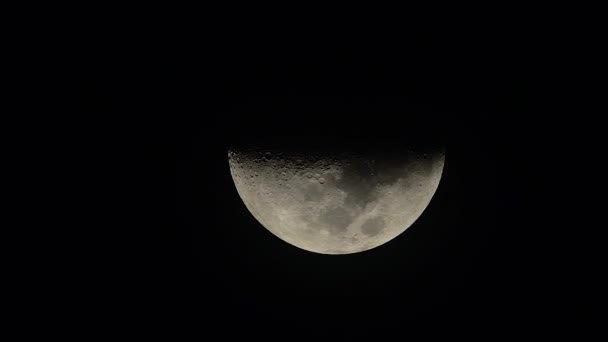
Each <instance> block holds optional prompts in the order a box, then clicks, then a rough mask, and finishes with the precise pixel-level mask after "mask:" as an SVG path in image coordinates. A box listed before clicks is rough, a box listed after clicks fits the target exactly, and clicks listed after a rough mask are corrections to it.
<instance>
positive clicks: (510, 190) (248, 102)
mask: <svg viewBox="0 0 608 342" xmlns="http://www.w3.org/2000/svg"><path fill="white" fill-rule="evenodd" d="M171 23H172V24H174V25H165V26H163V25H141V26H137V25H136V26H135V27H131V28H129V29H125V30H120V31H119V32H118V33H116V32H112V34H109V33H108V31H107V30H105V29H104V28H103V27H100V28H98V29H97V30H94V31H92V32H91V33H87V34H86V35H84V38H83V46H84V48H83V49H82V55H83V58H82V61H83V64H82V68H81V83H80V95H79V97H80V105H81V112H82V122H81V124H80V133H82V135H83V136H84V137H86V138H91V137H95V138H93V139H92V140H94V142H95V144H94V146H95V147H94V151H96V153H97V154H96V155H99V156H101V157H103V158H99V160H97V161H94V162H92V163H93V164H92V169H93V170H95V172H97V173H98V174H99V176H97V177H95V178H94V179H95V180H96V183H97V185H98V186H99V187H100V188H101V189H100V192H99V196H97V200H99V202H100V207H102V208H108V209H104V210H105V211H112V212H117V213H118V215H116V217H114V215H112V216H111V217H112V218H111V219H110V218H109V219H108V222H105V221H104V218H100V219H99V220H98V221H99V222H100V223H101V224H100V225H99V228H95V229H93V231H94V232H95V234H93V235H94V237H91V238H89V240H87V241H88V243H89V244H90V246H84V247H85V249H87V248H89V247H91V248H92V247H93V246H94V247H98V245H101V246H100V248H98V249H97V248H93V250H94V251H95V253H94V254H95V255H94V258H93V260H94V263H93V264H92V265H94V266H90V267H89V268H91V267H92V268H93V269H94V271H95V270H101V271H102V272H100V274H103V275H104V276H97V277H95V276H94V277H93V278H92V280H91V284H93V285H94V286H99V288H100V289H102V290H101V291H99V292H96V293H97V294H96V298H97V299H98V300H99V303H98V305H100V312H102V311H106V310H107V311H108V312H107V315H102V316H104V317H106V318H105V319H107V323H106V324H107V326H114V325H118V326H125V327H130V326H138V327H139V326H141V327H142V328H141V329H143V330H146V329H152V330H155V329H161V328H167V329H168V330H171V329H173V327H176V326H177V327H179V328H178V329H177V330H179V331H184V330H186V329H184V328H192V327H193V328H194V329H195V330H198V331H205V332H208V331H214V332H216V331H217V332H222V333H228V334H241V333H249V332H261V333H269V332H270V331H283V329H294V331H298V332H299V333H298V334H305V335H306V336H313V337H315V336H316V337H322V336H325V335H324V334H325V333H326V332H330V331H332V332H334V331H337V332H338V333H339V334H344V335H345V336H351V335H353V336H358V335H359V334H362V335H366V336H367V335H369V336H375V335H376V334H377V333H378V331H386V330H396V331H402V332H405V331H408V330H409V329H410V328H412V329H414V328H416V329H418V328H420V327H426V326H427V325H428V327H429V328H428V329H429V330H427V331H429V332H431V331H440V332H446V333H448V334H449V333H450V332H451V331H453V330H451V329H454V328H458V329H465V330H469V329H471V330H475V331H485V330H488V331H492V332H493V333H497V332H499V333H500V334H502V332H504V333H509V332H519V331H528V329H532V330H534V331H537V332H540V333H545V332H547V331H549V332H553V333H555V332H557V331H562V329H571V330H573V331H578V329H580V328H581V327H589V326H591V325H592V324H593V322H594V320H595V317H596V312H597V308H596V307H595V305H596V304H595V300H594V298H593V296H592V295H589V293H590V290H591V289H592V288H593V286H594V285H593V281H592V280H591V279H592V278H593V277H592V276H591V277H590V276H589V274H591V273H594V270H596V266H595V264H594V263H593V262H590V261H589V260H592V259H593V257H592V254H590V253H594V252H593V249H591V250H590V249H589V248H587V247H585V246H584V245H583V243H582V241H583V238H581V237H580V236H581V234H579V233H572V232H573V231H575V232H577V230H576V229H575V228H576V227H578V229H579V230H578V232H582V231H585V228H584V223H583V221H582V219H579V220H578V221H577V222H576V223H575V224H573V223H572V222H571V221H570V219H569V216H568V215H567V213H568V212H571V211H573V210H575V207H576V204H571V202H576V201H572V198H573V197H572V195H570V194H571V193H572V191H571V188H572V187H573V186H576V184H572V183H573V182H574V181H572V180H571V179H568V178H565V177H563V173H562V172H560V170H561V169H562V168H564V167H566V166H567V164H568V163H570V160H571V159H569V158H567V157H566V156H576V155H577V151H576V148H575V147H574V146H573V145H572V144H570V143H568V142H567V141H566V142H563V140H562V138H563V135H564V134H568V133H567V132H570V133H572V130H573V127H572V126H569V125H570V123H571V122H563V121H560V119H558V118H559V117H560V115H562V114H563V112H566V109H565V106H566V105H565V103H564V92H563V91H559V90H560V86H559V85H558V84H559V82H558V81H559V80H563V78H564V77H566V75H565V74H564V73H565V72H566V71H565V69H564V68H563V67H562V68H559V67H558V66H560V65H561V66H563V64H562V63H561V62H562V60H556V59H555V58H554V55H553V51H551V52H549V50H548V49H549V47H548V46H547V45H546V42H547V40H549V39H550V37H548V36H547V35H545V34H544V32H539V31H531V30H523V29H521V30H517V29H514V28H513V27H508V26H506V27H502V28H501V29H493V30H490V29H487V30H485V29H484V30H480V29H478V28H472V29H465V28H461V27H453V26H449V27H447V26H446V27H438V26H437V27H433V28H428V27H423V28H419V29H403V31H394V32H393V33H394V34H393V35H390V36H389V35H372V34H369V35H364V34H362V33H361V34H359V32H355V33H353V34H351V35H349V34H346V33H344V32H343V33H341V34H337V35H330V34H327V35H324V34H321V35H320V37H323V38H318V36H314V37H313V36H311V35H310V34H309V32H302V33H299V34H295V33H284V34H281V33H280V32H279V33H276V32H275V34H274V35H272V36H269V35H265V34H262V33H258V32H257V31H256V32H255V33H253V32H250V31H249V30H237V33H238V34H231V33H232V32H226V30H219V31H213V30H210V29H208V28H204V29H196V28H194V27H189V26H186V25H184V26H183V27H182V25H183V24H180V23H179V21H178V20H176V21H172V22H171ZM220 32H221V33H220ZM567 118H572V114H570V116H567ZM566 121H568V120H566ZM567 126H569V127H570V128H569V129H570V131H567V130H566V131H564V130H562V129H563V128H565V127H567ZM564 132H566V133H564ZM412 136H415V137H417V138H424V139H429V140H433V141H441V142H443V143H445V145H446V147H447V157H446V164H445V169H444V174H443V178H442V180H441V183H440V186H439V188H438V190H437V193H436V194H435V196H434V198H433V200H432V202H431V203H430V205H429V207H428V208H427V209H426V211H425V212H424V213H423V215H422V216H421V217H420V218H419V219H418V221H417V222H416V223H415V224H414V225H413V226H412V227H410V228H409V229H408V230H407V231H406V232H405V233H404V234H402V235H401V236H399V237H397V238H396V239H394V240H392V241H390V242H388V243H386V244H385V245H382V246H380V247H378V248H376V249H373V250H370V251H367V252H364V253H358V254H352V255H343V256H326V255H319V254H314V253H309V252H306V251H303V250H300V249H298V248H295V247H293V246H291V245H288V244H287V243H285V242H283V241H281V240H279V239H277V238H276V237H274V236H273V235H272V234H271V233H270V232H268V231H267V230H266V229H264V228H263V227H262V226H261V225H260V224H259V223H258V222H257V221H256V220H255V219H254V218H253V217H252V216H251V215H250V213H249V212H248V211H247V209H246V208H245V206H244V204H243V203H242V201H241V200H240V198H239V196H238V194H237V192H236V189H235V187H234V184H233V182H232V180H231V177H230V173H229V169H228V164H227V158H226V157H227V155H226V146H227V145H228V144H231V143H235V142H241V143H242V142H245V143H251V144H255V143H256V142H259V141H265V140H266V139H268V138H269V137H279V138H280V141H281V142H282V143H285V144H289V141H290V137H297V138H298V139H299V141H305V142H306V141H310V142H314V141H318V140H319V139H324V140H323V141H330V142H341V143H345V144H349V142H364V143H365V144H377V145H378V146H382V144H386V143H391V142H394V141H400V140H401V139H408V138H410V137H412ZM106 157H107V159H106ZM106 160H108V161H106ZM574 183H575V182H574ZM562 213H563V214H562ZM101 216H102V217H104V215H101ZM105 217H107V216H105ZM96 224H97V223H95V224H92V225H93V226H96ZM151 326H152V327H153V328H151ZM558 327H559V329H558ZM556 329H557V330H556ZM171 331H173V330H171Z"/></svg>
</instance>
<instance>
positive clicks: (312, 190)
mask: <svg viewBox="0 0 608 342" xmlns="http://www.w3.org/2000/svg"><path fill="white" fill-rule="evenodd" d="M321 198H323V192H322V191H321V189H319V187H318V186H315V185H309V186H307V187H306V189H304V199H305V200H306V201H312V202H316V201H319V200H320V199H321Z"/></svg>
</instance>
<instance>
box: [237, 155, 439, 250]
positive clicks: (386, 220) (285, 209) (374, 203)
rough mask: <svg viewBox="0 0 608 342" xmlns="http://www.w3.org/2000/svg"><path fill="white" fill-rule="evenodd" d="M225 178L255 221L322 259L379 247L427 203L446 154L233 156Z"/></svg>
mask: <svg viewBox="0 0 608 342" xmlns="http://www.w3.org/2000/svg"><path fill="white" fill-rule="evenodd" d="M228 160H229V165H230V172H231V174H232V178H233V180H234V184H235V185H236V189H237V191H238V193H239V195H240V197H241V199H242V200H243V202H244V203H245V206H246V207H247V209H248V210H249V211H250V212H251V213H252V214H253V216H254V217H255V218H256V219H257V220H258V221H259V222H260V223H261V224H262V225H263V226H264V227H266V229H268V230H269V231H270V232H271V233H273V234H274V235H276V236H277V237H279V238H280V239H282V240H284V241H286V242H288V243H290V244H292V245H294V246H296V247H299V248H302V249H305V250H308V251H311V252H316V253H322V254H348V253H356V252H362V251H365V250H369V249H372V248H374V247H377V246H380V245H382V244H384V243H386V242H388V241H390V240H392V239H394V238H395V237H397V236H398V235H399V234H401V233H403V232H404V231H405V230H406V229H407V228H409V227H410V226H411V225H412V224H413V223H414V222H415V221H416V220H417V219H418V217H420V215H421V214H422V212H423V211H424V210H425V208H426V207H427V206H428V204H429V203H430V201H431V199H432V197H433V195H434V193H435V191H436V189H437V187H438V185H439V181H440V179H441V175H442V172H443V165H444V160H445V153H444V150H443V149H436V150H433V151H429V152H425V153H422V152H420V151H417V152H415V151H413V150H410V151H404V152H403V153H399V154H397V155H394V154H393V155H390V156H385V155H382V154H376V155H370V154H365V153H362V154H357V153H346V152H340V153H322V154H315V153H309V152H304V153H298V152H281V151H275V150H272V149H261V148H258V149H250V148H249V149H246V148H238V149H236V148H235V149H231V150H230V151H229V152H228Z"/></svg>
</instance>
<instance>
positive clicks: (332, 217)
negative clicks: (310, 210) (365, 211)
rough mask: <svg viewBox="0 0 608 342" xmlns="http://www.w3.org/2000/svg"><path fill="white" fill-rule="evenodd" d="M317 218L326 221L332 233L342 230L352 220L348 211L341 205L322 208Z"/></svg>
mask: <svg viewBox="0 0 608 342" xmlns="http://www.w3.org/2000/svg"><path fill="white" fill-rule="evenodd" d="M319 219H320V221H321V222H323V223H326V224H327V225H328V226H329V227H330V229H331V231H332V232H334V233H342V232H344V231H345V230H346V228H347V227H348V225H349V224H350V223H351V222H352V218H351V217H350V215H349V213H348V212H347V211H346V210H345V209H344V208H342V207H333V208H329V209H326V210H324V211H323V212H322V213H321V215H319Z"/></svg>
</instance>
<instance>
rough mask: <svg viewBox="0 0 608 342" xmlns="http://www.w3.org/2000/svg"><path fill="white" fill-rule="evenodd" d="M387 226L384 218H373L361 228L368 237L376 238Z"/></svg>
mask: <svg viewBox="0 0 608 342" xmlns="http://www.w3.org/2000/svg"><path fill="white" fill-rule="evenodd" d="M385 226H386V223H385V222H384V219H383V218H382V217H372V218H370V219H368V220H367V221H365V223H364V224H363V225H362V226H361V231H362V232H363V234H365V235H367V236H374V235H376V234H378V233H380V231H382V228H384V227H385Z"/></svg>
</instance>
